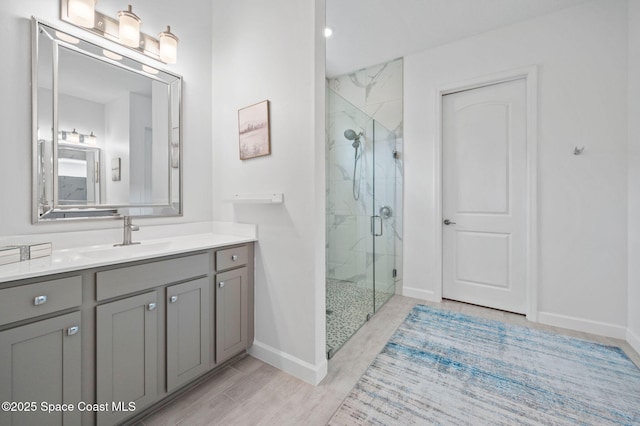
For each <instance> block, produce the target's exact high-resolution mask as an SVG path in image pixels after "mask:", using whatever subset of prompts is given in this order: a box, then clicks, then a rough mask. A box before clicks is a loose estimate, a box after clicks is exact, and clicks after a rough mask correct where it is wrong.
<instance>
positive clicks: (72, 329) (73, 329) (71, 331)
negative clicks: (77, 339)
mask: <svg viewBox="0 0 640 426" xmlns="http://www.w3.org/2000/svg"><path fill="white" fill-rule="evenodd" d="M78 331H80V327H78V326H77V325H74V326H73V327H69V328H67V336H73V335H74V334H78Z"/></svg>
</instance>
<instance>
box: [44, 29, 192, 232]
mask: <svg viewBox="0 0 640 426" xmlns="http://www.w3.org/2000/svg"><path fill="white" fill-rule="evenodd" d="M33 28H34V32H33V114H34V120H33V123H34V129H33V134H34V150H33V153H34V159H33V170H34V185H33V193H34V200H33V205H34V207H33V221H34V222H38V221H44V220H58V219H69V218H73V219H78V218H96V217H103V218H110V217H111V218H113V217H116V218H117V217H119V216H124V215H126V216H175V215H181V214H182V200H181V174H182V167H181V163H180V158H181V155H180V151H181V149H182V143H181V137H180V136H181V112H180V96H181V89H182V78H181V77H180V76H178V75H174V74H171V73H168V72H166V71H163V70H159V69H156V68H153V67H150V66H148V65H146V64H143V63H141V62H138V61H136V60H134V59H131V58H128V57H124V56H122V55H120V54H117V53H115V52H113V51H111V50H109V49H107V48H105V47H102V46H98V45H96V44H93V43H91V42H88V41H86V40H82V39H80V38H78V37H77V36H71V35H69V34H66V33H64V32H62V31H60V30H57V29H56V28H54V27H52V26H50V25H48V24H44V23H42V22H40V21H38V20H36V19H34V20H33ZM114 159H120V179H119V180H113V179H111V175H110V174H111V172H112V171H111V167H110V165H111V164H112V162H113V160H114Z"/></svg>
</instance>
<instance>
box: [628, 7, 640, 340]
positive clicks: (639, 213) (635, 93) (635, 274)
mask: <svg viewBox="0 0 640 426" xmlns="http://www.w3.org/2000/svg"><path fill="white" fill-rule="evenodd" d="M628 16H629V24H628V29H629V48H628V52H629V58H628V61H629V89H628V95H629V98H628V100H629V115H628V124H629V127H628V129H629V157H628V159H629V294H628V295H627V300H628V301H629V307H628V311H629V312H628V313H629V316H628V324H627V327H628V328H627V341H628V342H629V343H631V344H632V345H633V347H634V348H635V349H636V351H638V352H640V262H638V259H639V258H640V3H638V2H637V1H629V12H628Z"/></svg>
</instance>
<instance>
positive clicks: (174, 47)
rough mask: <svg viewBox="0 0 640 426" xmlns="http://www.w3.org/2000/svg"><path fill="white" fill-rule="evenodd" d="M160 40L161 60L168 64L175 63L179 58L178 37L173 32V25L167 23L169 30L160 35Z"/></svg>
mask: <svg viewBox="0 0 640 426" xmlns="http://www.w3.org/2000/svg"><path fill="white" fill-rule="evenodd" d="M158 39H159V40H160V60H161V61H162V62H164V63H166V64H175V63H176V61H177V60H178V37H176V35H175V34H173V33H172V32H171V27H170V26H169V25H167V30H166V31H163V32H161V33H160V34H159V35H158Z"/></svg>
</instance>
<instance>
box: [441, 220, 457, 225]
mask: <svg viewBox="0 0 640 426" xmlns="http://www.w3.org/2000/svg"><path fill="white" fill-rule="evenodd" d="M442 223H444V224H445V225H455V224H456V223H455V222H451V221H450V220H449V219H445V220H444V222H442Z"/></svg>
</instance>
